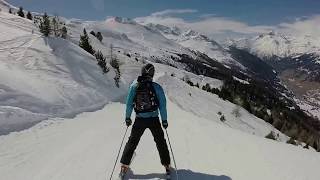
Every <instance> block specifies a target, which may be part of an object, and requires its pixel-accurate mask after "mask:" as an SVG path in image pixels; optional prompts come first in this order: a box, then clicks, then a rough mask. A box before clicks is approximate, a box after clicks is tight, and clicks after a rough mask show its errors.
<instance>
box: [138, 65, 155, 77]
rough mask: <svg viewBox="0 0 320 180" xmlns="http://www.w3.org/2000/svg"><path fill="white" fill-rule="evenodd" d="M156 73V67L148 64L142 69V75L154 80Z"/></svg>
mask: <svg viewBox="0 0 320 180" xmlns="http://www.w3.org/2000/svg"><path fill="white" fill-rule="evenodd" d="M154 71H155V70H154V66H153V65H152V64H146V65H144V66H143V67H142V69H141V75H142V76H145V77H151V78H152V77H153V76H154Z"/></svg>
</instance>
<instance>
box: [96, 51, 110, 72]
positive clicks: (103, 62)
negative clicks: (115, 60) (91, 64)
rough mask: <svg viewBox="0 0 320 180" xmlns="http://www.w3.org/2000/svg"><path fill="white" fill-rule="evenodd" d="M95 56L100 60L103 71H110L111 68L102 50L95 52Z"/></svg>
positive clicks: (99, 63)
mask: <svg viewBox="0 0 320 180" xmlns="http://www.w3.org/2000/svg"><path fill="white" fill-rule="evenodd" d="M95 57H96V59H97V61H98V65H99V66H100V67H101V69H102V71H103V73H108V72H109V71H110V68H109V67H108V66H107V58H106V57H104V56H103V54H102V52H101V51H97V52H96V53H95Z"/></svg>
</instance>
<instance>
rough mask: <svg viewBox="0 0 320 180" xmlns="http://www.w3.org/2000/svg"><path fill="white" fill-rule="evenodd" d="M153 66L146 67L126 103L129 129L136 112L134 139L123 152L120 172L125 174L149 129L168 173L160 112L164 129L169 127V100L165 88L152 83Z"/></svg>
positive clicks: (132, 87)
mask: <svg viewBox="0 0 320 180" xmlns="http://www.w3.org/2000/svg"><path fill="white" fill-rule="evenodd" d="M154 72H155V69H154V66H153V65H152V64H147V65H145V66H144V67H143V68H142V70H141V76H139V77H138V79H137V82H134V83H132V85H131V86H130V89H129V93H128V96H127V102H126V119H125V122H126V125H127V126H130V125H131V123H132V121H131V114H132V111H133V109H134V110H135V112H136V118H135V122H134V124H133V127H132V130H131V135H130V137H129V140H128V142H127V144H126V146H125V148H124V151H123V154H122V158H121V164H122V166H121V169H122V171H125V172H126V170H127V169H128V167H129V165H130V161H131V158H132V156H133V154H134V151H135V149H136V147H137V145H138V143H139V141H140V138H141V136H142V134H143V133H144V131H145V129H147V128H149V129H150V131H151V133H152V135H153V137H154V141H155V143H156V145H157V149H158V151H159V155H160V159H161V164H162V165H163V166H164V167H165V168H166V170H169V168H170V156H169V151H168V146H167V143H166V140H165V138H164V133H163V130H162V128H161V124H160V121H159V111H160V115H161V120H162V126H163V128H165V129H166V128H167V127H168V122H167V108H166V97H165V94H164V91H163V89H162V87H161V86H160V85H159V84H157V83H155V82H153V81H152V78H153V76H154Z"/></svg>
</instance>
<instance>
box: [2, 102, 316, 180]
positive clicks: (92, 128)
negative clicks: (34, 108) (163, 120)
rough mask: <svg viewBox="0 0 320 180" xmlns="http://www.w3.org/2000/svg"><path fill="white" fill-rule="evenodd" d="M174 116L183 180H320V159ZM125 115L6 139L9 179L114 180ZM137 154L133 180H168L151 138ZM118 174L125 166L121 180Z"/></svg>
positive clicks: (108, 112)
mask: <svg viewBox="0 0 320 180" xmlns="http://www.w3.org/2000/svg"><path fill="white" fill-rule="evenodd" d="M168 108H169V118H170V119H169V128H168V133H169V136H170V140H171V143H172V145H173V150H174V153H175V158H176V162H177V165H178V169H179V171H178V173H179V178H180V179H184V180H193V179H219V180H230V179H237V180H248V179H249V180H251V179H252V180H254V179H260V180H270V179H273V180H289V179H290V180H301V179H309V180H317V179H318V178H319V177H318V175H319V174H318V167H319V165H320V155H319V153H316V152H314V151H311V150H305V149H302V148H300V147H295V146H292V145H288V144H285V143H277V142H274V141H272V140H268V139H262V138H259V137H256V136H252V135H248V134H246V133H243V132H240V131H236V130H234V129H230V128H227V127H225V126H222V125H219V124H216V123H212V122H211V121H208V120H205V119H202V118H199V117H197V116H195V115H193V114H192V113H190V112H187V111H183V110H181V109H180V108H179V107H178V106H176V105H175V104H173V103H171V102H169V103H168ZM123 111H124V105H122V104H119V103H112V104H109V105H107V106H106V107H105V108H104V109H102V110H100V111H97V112H91V113H82V114H80V115H78V116H77V117H76V118H74V119H50V120H47V121H44V122H42V123H40V124H38V125H36V126H34V127H33V128H31V129H28V130H25V131H22V132H19V133H11V134H10V135H8V136H2V137H0V144H1V146H0V174H1V178H3V179H10V180H20V179H26V180H42V179H50V180H55V179H57V180H64V179H65V180H69V179H78V180H82V179H83V180H87V179H92V178H94V179H106V178H109V176H110V173H111V170H112V167H113V162H114V160H115V156H116V153H117V150H118V149H117V148H118V147H119V144H120V140H121V138H122V135H123V133H124V130H125V125H124V123H123V122H122V121H123V118H124V117H123ZM136 153H137V156H136V157H135V159H134V161H133V163H132V165H131V169H132V171H131V172H130V173H129V176H130V178H129V179H163V174H162V173H163V168H162V167H161V164H160V162H159V158H158V153H157V151H156V147H155V144H154V142H153V138H152V136H151V133H150V132H149V131H146V132H145V134H144V136H143V137H142V139H141V142H140V144H139V146H138V149H137V151H136ZM301 167H304V168H303V171H302V170H301ZM118 168H119V164H118V166H117V169H116V173H117V172H119V169H118ZM262 174H263V176H262ZM115 176H116V175H115ZM114 179H116V178H114Z"/></svg>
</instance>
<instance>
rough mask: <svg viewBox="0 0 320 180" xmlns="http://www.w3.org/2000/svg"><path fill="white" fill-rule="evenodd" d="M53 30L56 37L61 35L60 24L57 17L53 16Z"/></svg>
mask: <svg viewBox="0 0 320 180" xmlns="http://www.w3.org/2000/svg"><path fill="white" fill-rule="evenodd" d="M52 31H53V34H54V36H55V37H59V24H58V21H57V18H56V17H54V18H52Z"/></svg>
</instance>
